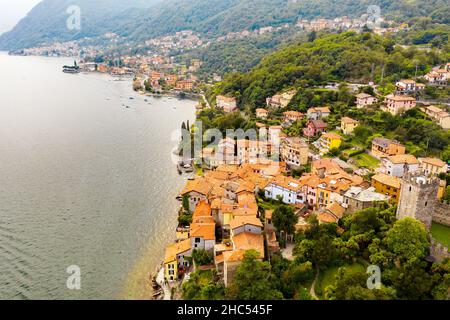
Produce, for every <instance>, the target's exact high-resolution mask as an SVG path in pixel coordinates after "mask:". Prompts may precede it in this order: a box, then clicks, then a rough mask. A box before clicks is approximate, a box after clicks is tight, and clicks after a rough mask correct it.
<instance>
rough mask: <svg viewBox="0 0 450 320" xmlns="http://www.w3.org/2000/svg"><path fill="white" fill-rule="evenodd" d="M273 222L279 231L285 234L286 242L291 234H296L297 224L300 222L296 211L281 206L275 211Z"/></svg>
mask: <svg viewBox="0 0 450 320" xmlns="http://www.w3.org/2000/svg"><path fill="white" fill-rule="evenodd" d="M272 220H273V225H274V226H275V228H276V229H277V231H278V232H284V234H285V239H286V240H287V236H288V235H289V234H293V233H294V232H295V224H296V223H297V222H298V218H297V216H296V215H295V213H294V209H292V207H289V206H286V205H280V206H279V207H278V208H276V209H275V211H274V212H273V215H272Z"/></svg>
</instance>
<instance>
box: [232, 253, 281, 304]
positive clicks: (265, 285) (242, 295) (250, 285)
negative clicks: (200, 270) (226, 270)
mask: <svg viewBox="0 0 450 320" xmlns="http://www.w3.org/2000/svg"><path fill="white" fill-rule="evenodd" d="M258 258H259V253H258V252H256V251H255V250H250V251H247V252H246V253H245V255H244V259H243V261H242V263H241V264H240V265H239V266H238V267H237V269H236V272H235V276H234V279H233V281H232V283H231V285H230V286H229V287H228V288H227V290H226V296H227V298H229V299H233V300H279V299H282V298H283V294H282V293H281V292H280V291H278V290H277V289H276V288H275V283H274V282H273V279H272V275H271V272H270V264H269V263H268V262H262V261H260V260H259V259H258Z"/></svg>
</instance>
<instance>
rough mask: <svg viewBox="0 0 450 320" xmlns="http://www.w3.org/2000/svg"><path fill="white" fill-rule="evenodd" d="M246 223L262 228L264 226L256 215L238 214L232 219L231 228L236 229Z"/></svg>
mask: <svg viewBox="0 0 450 320" xmlns="http://www.w3.org/2000/svg"><path fill="white" fill-rule="evenodd" d="M246 224H250V225H253V226H257V227H261V228H262V227H263V224H262V223H261V220H259V219H258V218H257V217H256V216H237V217H235V218H234V219H233V220H231V221H230V228H231V229H236V228H239V227H242V226H244V225H246Z"/></svg>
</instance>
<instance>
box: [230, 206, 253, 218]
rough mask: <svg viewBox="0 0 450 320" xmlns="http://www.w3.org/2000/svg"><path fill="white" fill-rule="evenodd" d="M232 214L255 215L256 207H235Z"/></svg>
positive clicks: (235, 215)
mask: <svg viewBox="0 0 450 320" xmlns="http://www.w3.org/2000/svg"><path fill="white" fill-rule="evenodd" d="M232 213H233V216H234V217H237V216H253V217H256V216H257V215H258V208H257V207H252V208H237V209H234V210H233V211H232Z"/></svg>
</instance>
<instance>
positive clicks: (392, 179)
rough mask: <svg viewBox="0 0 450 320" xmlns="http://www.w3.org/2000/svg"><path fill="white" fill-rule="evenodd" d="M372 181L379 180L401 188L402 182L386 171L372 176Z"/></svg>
mask: <svg viewBox="0 0 450 320" xmlns="http://www.w3.org/2000/svg"><path fill="white" fill-rule="evenodd" d="M372 181H377V182H379V183H381V184H384V185H387V186H390V187H394V188H396V189H400V186H401V182H400V179H399V178H397V177H392V176H389V175H387V174H384V173H380V174H376V175H374V176H373V177H372Z"/></svg>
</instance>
